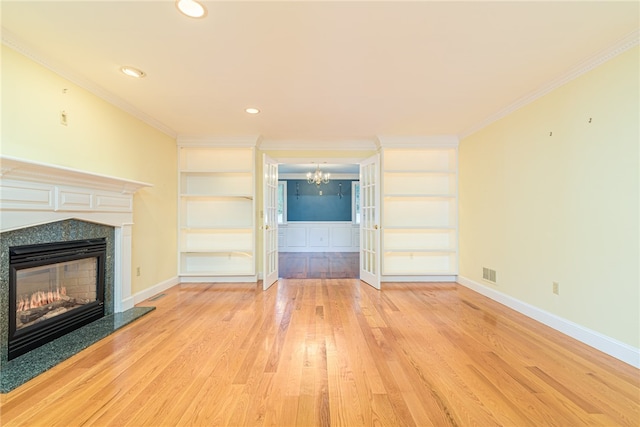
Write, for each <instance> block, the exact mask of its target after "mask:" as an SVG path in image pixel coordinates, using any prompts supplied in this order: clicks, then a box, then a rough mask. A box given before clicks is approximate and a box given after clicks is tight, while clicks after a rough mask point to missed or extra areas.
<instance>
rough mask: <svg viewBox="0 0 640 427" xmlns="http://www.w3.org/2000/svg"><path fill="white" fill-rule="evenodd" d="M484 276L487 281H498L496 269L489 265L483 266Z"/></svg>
mask: <svg viewBox="0 0 640 427" xmlns="http://www.w3.org/2000/svg"><path fill="white" fill-rule="evenodd" d="M482 278H483V279H484V280H486V281H487V282H491V283H496V271H495V270H492V269H490V268H487V267H482Z"/></svg>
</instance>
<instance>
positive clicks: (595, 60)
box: [459, 30, 640, 139]
mask: <svg viewBox="0 0 640 427" xmlns="http://www.w3.org/2000/svg"><path fill="white" fill-rule="evenodd" d="M639 31H640V30H635V31H633V32H632V33H631V34H629V35H627V36H626V37H624V38H623V39H621V40H619V41H618V42H617V43H615V44H614V45H612V46H609V47H608V48H606V49H604V50H602V51H600V52H598V53H597V54H595V55H593V56H591V57H590V58H588V59H586V60H585V61H583V62H581V63H580V64H578V65H576V66H575V67H573V68H571V69H570V70H569V71H568V72H566V73H564V74H562V75H561V76H559V77H557V78H555V79H553V80H551V81H550V82H547V83H546V84H544V85H543V86H541V87H539V88H538V89H536V90H535V91H533V92H531V93H529V94H527V95H525V96H523V97H521V98H519V99H517V100H516V101H515V102H513V103H511V104H509V105H508V106H506V107H505V108H503V109H502V110H500V111H498V112H496V113H494V114H492V115H490V116H489V117H487V118H486V119H484V120H483V121H481V122H480V123H478V124H476V125H474V126H471V127H470V128H468V129H465V130H464V131H463V132H462V133H460V134H459V137H460V139H464V138H466V137H468V136H469V135H471V134H473V133H475V132H477V131H479V130H480V129H482V128H485V127H487V126H489V125H490V124H491V123H493V122H496V121H498V120H500V119H501V118H503V117H505V116H508V115H509V114H511V113H513V112H514V111H516V110H518V109H520V108H522V107H524V106H526V105H528V104H531V103H532V102H534V101H535V100H537V99H538V98H542V97H543V96H545V95H546V94H548V93H550V92H552V91H554V90H556V89H558V88H559V87H560V86H563V85H564V84H566V83H569V82H570V81H572V80H575V79H577V78H578V77H580V76H581V75H583V74H585V73H588V72H589V71H591V70H593V69H594V68H596V67H599V66H600V65H602V64H604V63H605V62H607V61H610V60H612V59H613V58H615V57H616V56H618V55H620V54H621V53H624V52H626V51H627V50H629V49H631V48H633V47H635V46H637V45H638V41H639V38H640V37H639V34H640V32H639Z"/></svg>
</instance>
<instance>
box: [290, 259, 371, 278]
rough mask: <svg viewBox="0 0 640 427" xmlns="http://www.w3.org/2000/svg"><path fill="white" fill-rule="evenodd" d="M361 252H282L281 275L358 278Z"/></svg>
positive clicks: (291, 276)
mask: <svg viewBox="0 0 640 427" xmlns="http://www.w3.org/2000/svg"><path fill="white" fill-rule="evenodd" d="M359 262H360V253H359V252H280V253H278V269H279V271H278V272H279V276H280V277H281V278H284V279H357V278H359V277H360V265H359Z"/></svg>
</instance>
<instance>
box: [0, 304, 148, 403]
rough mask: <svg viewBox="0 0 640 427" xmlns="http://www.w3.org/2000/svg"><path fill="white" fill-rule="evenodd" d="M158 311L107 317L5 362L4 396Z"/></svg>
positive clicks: (0, 374)
mask: <svg viewBox="0 0 640 427" xmlns="http://www.w3.org/2000/svg"><path fill="white" fill-rule="evenodd" d="M154 309H155V307H134V308H132V309H130V310H127V311H125V312H123V313H115V314H111V315H108V316H105V317H103V318H102V319H99V320H96V321H94V322H92V323H90V324H88V325H86V326H83V327H81V328H79V329H76V330H75V331H73V332H70V333H68V334H66V335H64V336H63V337H60V338H58V339H56V340H53V341H51V342H49V343H47V344H45V345H43V346H40V347H38V348H36V349H34V350H31V351H30V352H28V353H26V354H23V355H22V356H18V357H16V358H15V359H13V360H11V361H9V362H3V363H2V366H1V367H0V393H8V392H10V391H11V390H13V389H15V388H17V387H19V386H21V385H22V384H24V383H26V382H27V381H29V380H30V379H32V378H35V377H36V376H38V375H40V374H41V373H43V372H45V371H46V370H48V369H51V368H52V367H54V366H55V365H57V364H59V363H61V362H63V361H65V360H66V359H68V358H70V357H71V356H73V355H75V354H77V353H79V352H80V351H82V350H84V349H85V348H87V347H89V346H90V345H92V344H94V343H96V342H98V341H100V340H101V339H103V338H105V337H107V336H109V335H110V334H112V333H113V332H115V331H117V330H118V329H120V328H122V327H124V326H126V325H128V324H129V323H131V322H133V321H134V320H137V319H139V318H140V317H142V316H144V315H145V314H147V313H149V312H151V311H153V310H154Z"/></svg>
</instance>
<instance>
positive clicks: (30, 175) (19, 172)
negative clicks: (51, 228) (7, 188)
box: [0, 156, 153, 210]
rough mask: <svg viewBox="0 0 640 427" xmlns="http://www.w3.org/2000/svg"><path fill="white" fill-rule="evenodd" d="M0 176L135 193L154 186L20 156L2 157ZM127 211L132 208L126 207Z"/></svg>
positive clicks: (58, 184) (0, 157)
mask: <svg viewBox="0 0 640 427" xmlns="http://www.w3.org/2000/svg"><path fill="white" fill-rule="evenodd" d="M0 178H2V179H3V180H4V179H11V180H18V181H29V182H38V183H45V184H52V183H55V185H56V186H60V185H72V186H77V187H91V188H92V189H99V190H105V191H110V192H115V193H121V194H133V193H135V192H136V191H138V190H139V189H141V188H143V187H153V185H152V184H148V183H146V182H141V181H134V180H131V179H124V178H118V177H114V176H109V175H102V174H97V173H93V172H85V171H82V170H79V169H73V168H68V167H65V166H58V165H52V164H46V163H41V162H34V161H33V160H25V159H19V158H17V157H11V156H0ZM127 210H129V209H128V208H127Z"/></svg>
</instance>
